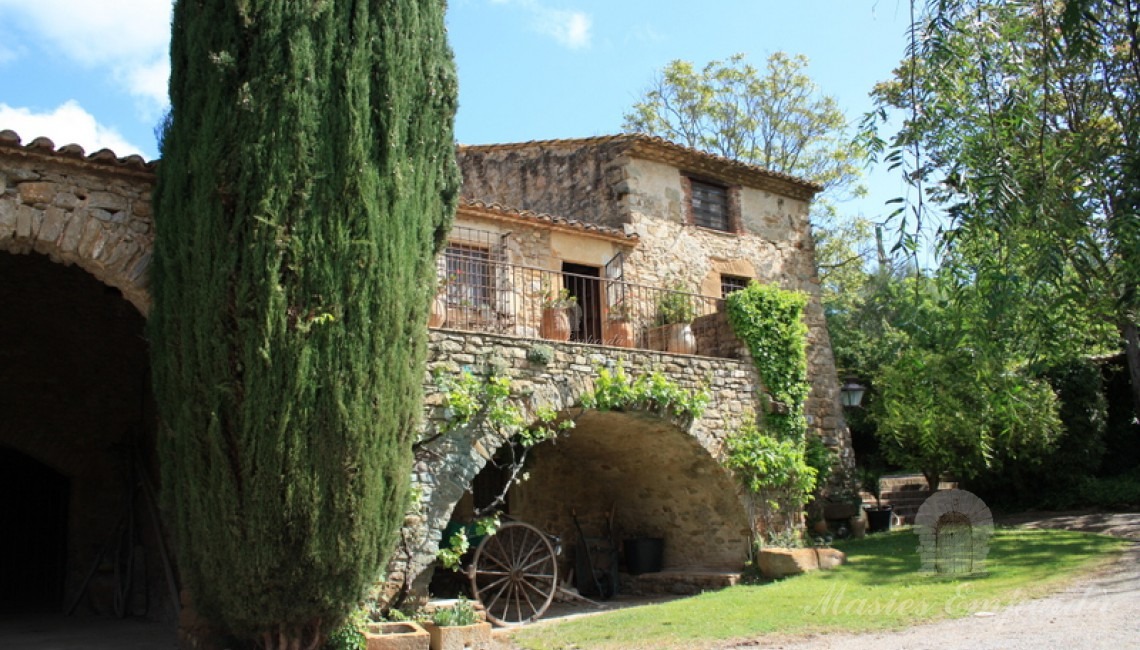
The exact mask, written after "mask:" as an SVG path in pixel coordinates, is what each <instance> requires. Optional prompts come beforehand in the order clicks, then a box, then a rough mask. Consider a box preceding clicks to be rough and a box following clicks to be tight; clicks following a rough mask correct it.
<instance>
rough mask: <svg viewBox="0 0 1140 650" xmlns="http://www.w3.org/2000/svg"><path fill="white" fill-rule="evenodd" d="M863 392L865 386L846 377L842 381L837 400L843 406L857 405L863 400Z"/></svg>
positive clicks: (865, 390)
mask: <svg viewBox="0 0 1140 650" xmlns="http://www.w3.org/2000/svg"><path fill="white" fill-rule="evenodd" d="M865 392H867V387H866V386H864V385H862V384H859V383H857V382H856V381H855V380H854V379H850V378H848V379H847V380H846V381H844V382H843V387H842V388H840V389H839V400H840V401H841V402H842V403H843V406H844V407H845V408H846V407H853V406H859V404H860V403H862V401H863V393H865Z"/></svg>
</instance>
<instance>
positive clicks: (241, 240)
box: [150, 0, 458, 648]
mask: <svg viewBox="0 0 1140 650" xmlns="http://www.w3.org/2000/svg"><path fill="white" fill-rule="evenodd" d="M443 13H444V2H443V1H442V0H355V1H352V0H178V1H177V2H176V3H175V6H174V19H173V38H172V41H171V80H170V96H171V104H172V108H171V114H170V122H169V123H168V127H167V129H166V131H165V133H164V137H163V143H162V153H163V160H162V162H161V164H160V165H159V168H158V184H157V187H156V190H155V209H156V214H155V217H156V228H157V234H156V242H155V258H154V271H153V272H154V275H153V278H152V288H153V294H154V307H153V311H152V314H151V318H150V335H151V340H152V342H151V348H152V355H153V369H154V370H153V372H154V386H155V392H156V396H157V400H158V405H159V413H160V417H161V420H162V425H161V430H160V434H159V436H160V441H159V445H160V452H161V458H162V478H163V497H164V502H165V507H166V509H167V512H168V516H169V517H170V518H171V521H172V523H173V527H174V531H175V535H176V538H177V540H176V541H177V545H178V551H179V565H180V569H181V572H182V576H183V579H184V582H185V583H186V584H187V585H188V586H189V588H190V589H191V590H192V591H193V593H194V596H195V601H196V604H197V605H198V607H199V609H200V610H201V612H202V613H203V614H204V615H205V616H206V617H207V618H209V619H210V620H211V621H213V622H215V623H217V624H219V625H221V626H223V627H224V628H226V629H227V630H228V631H230V632H232V633H234V634H236V635H239V636H243V637H246V638H253V639H259V640H261V642H262V643H263V644H264V645H266V646H267V647H282V648H300V647H316V646H317V645H318V644H319V643H321V641H322V639H323V637H324V634H325V632H326V631H328V630H329V629H331V628H332V627H333V626H334V625H336V624H337V623H338V622H339V621H340V619H341V618H342V617H343V616H344V615H345V614H346V613H347V612H348V611H349V610H350V609H351V608H352V607H353V605H354V604H355V603H356V602H357V601H358V599H359V598H360V597H361V596H362V594H363V593H364V592H365V590H366V589H367V587H368V586H370V585H371V584H372V582H373V581H374V580H375V579H376V578H377V576H378V573H379V571H380V569H381V567H382V562H383V561H384V560H385V558H386V556H387V554H388V552H389V550H390V546H391V544H392V542H393V541H394V536H395V533H396V531H397V530H398V529H399V526H400V524H401V523H402V519H403V514H404V511H405V505H406V491H407V481H408V477H409V475H410V472H411V450H410V447H411V438H412V437H413V436H414V433H415V431H416V429H417V418H418V415H419V412H420V409H421V399H420V398H421V395H420V386H421V381H422V372H423V361H424V354H425V348H426V319H427V312H428V305H429V300H430V293H431V290H432V288H434V281H433V279H434V278H433V274H434V265H433V261H432V260H433V256H434V254H435V252H437V250H438V248H439V246H440V245H441V243H442V241H443V240H444V235H445V232H446V229H447V227H448V226H449V225H450V219H451V217H452V214H453V213H454V208H455V194H456V191H457V187H458V172H457V170H456V167H455V161H454V139H453V135H452V120H453V116H454V111H455V105H456V80H455V74H454V66H453V63H452V59H451V52H450V49H449V48H448V46H447V43H446V38H445V32H444V26H443Z"/></svg>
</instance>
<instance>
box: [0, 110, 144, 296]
mask: <svg viewBox="0 0 1140 650" xmlns="http://www.w3.org/2000/svg"><path fill="white" fill-rule="evenodd" d="M153 169H154V163H150V164H147V163H144V162H143V161H142V159H141V158H138V157H137V156H133V157H132V158H129V159H125V160H124V159H118V158H116V157H115V156H114V154H111V153H110V152H108V151H106V150H104V151H101V152H98V153H95V154H93V155H91V156H87V157H84V156H83V150H82V149H79V148H78V147H76V146H74V145H69V146H67V147H63V148H61V149H60V150H58V151H56V150H55V148H54V145H53V144H52V143H51V141H50V140H47V139H46V138H40V139H37V140H35V141H33V142H32V143H30V144H29V145H27V146H24V147H21V146H19V138H18V137H16V136H15V134H13V133H12V132H10V131H4V132H0V252H8V253H15V254H26V253H32V252H36V253H41V254H43V255H47V256H48V257H49V258H51V260H52V261H55V262H59V263H62V264H65V265H71V264H74V265H77V266H79V267H80V268H82V269H83V270H85V271H87V272H88V273H89V274H91V275H92V276H93V277H94V278H95V279H96V280H98V281H100V282H102V283H103V284H105V285H107V286H110V287H114V288H115V289H118V290H119V291H120V292H121V293H122V295H123V298H125V299H126V300H127V301H128V302H130V303H131V304H132V305H134V306H135V308H136V309H137V310H138V311H139V313H141V314H142V315H143V316H146V314H147V313H148V312H149V311H150V302H151V301H150V294H149V291H148V288H147V287H148V270H149V268H150V260H151V251H152V249H153V244H154V227H153V219H152V214H151V205H150V196H151V190H152V188H153V185H154V173H153Z"/></svg>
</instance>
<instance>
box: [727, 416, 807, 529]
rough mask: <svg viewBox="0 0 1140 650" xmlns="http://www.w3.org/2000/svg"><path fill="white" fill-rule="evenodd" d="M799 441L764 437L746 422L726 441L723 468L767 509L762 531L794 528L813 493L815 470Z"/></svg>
mask: <svg viewBox="0 0 1140 650" xmlns="http://www.w3.org/2000/svg"><path fill="white" fill-rule="evenodd" d="M805 451H806V442H805V441H804V440H803V439H802V438H801V439H800V440H794V439H787V438H785V439H778V438H775V437H772V436H769V435H766V434H765V433H764V432H763V431H761V430H760V428H759V427H757V426H756V423H755V422H754V421H751V420H747V421H745V422H744V423H743V424H742V425H741V426H740V427H739V428H738V429H737V430H736V431H733V432H732V433H731V434H729V435H728V437H727V438H726V439H725V461H724V464H725V466H726V467H728V468H729V469H731V470H733V472H734V473H735V474H736V477H737V478H738V479H739V480H740V482H741V483H742V484H743V485H744V486H745V488H747V489H748V491H749V492H751V493H752V494H754V495H756V496H758V497H760V498H761V499H763V501H764V503H763V505H765V506H766V508H764V511H763V512H762V514H761V516H762V518H763V519H764V530H765V531H767V532H774V531H779V530H783V529H790V528H795V523H796V522H795V517H796V516H797V515H798V514H799V511H800V508H802V507H803V505H804V503H805V502H806V501H807V498H808V495H810V494H811V492H812V490H814V489H815V485H816V476H817V470H816V468H814V467H812V466H811V465H809V464H808V462H807V459H806V457H805Z"/></svg>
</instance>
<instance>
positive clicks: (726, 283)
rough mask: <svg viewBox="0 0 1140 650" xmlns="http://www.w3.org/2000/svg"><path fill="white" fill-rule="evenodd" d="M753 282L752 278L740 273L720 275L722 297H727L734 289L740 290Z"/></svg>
mask: <svg viewBox="0 0 1140 650" xmlns="http://www.w3.org/2000/svg"><path fill="white" fill-rule="evenodd" d="M749 282H752V278H746V277H743V276H740V275H723V274H722V275H721V276H720V297H721V298H727V297H728V294H730V293H732V292H734V291H740V290H741V289H743V288H744V287H747V286H748V283H749Z"/></svg>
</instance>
